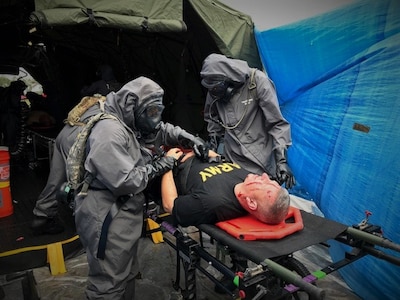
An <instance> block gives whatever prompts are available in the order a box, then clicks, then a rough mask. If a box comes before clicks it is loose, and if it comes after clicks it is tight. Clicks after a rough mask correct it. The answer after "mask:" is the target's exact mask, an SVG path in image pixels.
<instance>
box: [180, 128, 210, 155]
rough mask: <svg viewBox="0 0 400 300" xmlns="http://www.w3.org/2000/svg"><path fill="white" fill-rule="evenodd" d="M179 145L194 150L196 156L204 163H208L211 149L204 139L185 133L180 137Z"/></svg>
mask: <svg viewBox="0 0 400 300" xmlns="http://www.w3.org/2000/svg"><path fill="white" fill-rule="evenodd" d="M179 143H180V144H181V145H182V146H183V147H189V148H192V149H193V151H194V154H196V156H197V157H198V158H200V159H201V160H202V161H204V162H206V161H208V150H209V147H208V145H207V144H206V142H205V141H204V140H203V139H202V138H200V137H198V136H194V135H193V134H190V133H188V132H186V131H185V132H182V133H181V134H180V135H179Z"/></svg>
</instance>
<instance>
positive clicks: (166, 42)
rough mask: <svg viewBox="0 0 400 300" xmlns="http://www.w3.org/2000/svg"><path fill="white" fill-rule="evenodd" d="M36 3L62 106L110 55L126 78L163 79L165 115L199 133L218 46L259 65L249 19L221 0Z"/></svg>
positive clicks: (38, 35) (39, 35) (40, 36)
mask: <svg viewBox="0 0 400 300" xmlns="http://www.w3.org/2000/svg"><path fill="white" fill-rule="evenodd" d="M35 5H36V8H35V11H34V12H33V13H32V15H31V18H30V20H31V24H32V29H33V30H32V31H33V32H34V34H33V35H32V38H33V39H37V40H40V41H42V42H44V43H45V45H47V51H48V55H49V56H51V57H52V60H53V61H54V64H55V65H56V67H57V68H59V70H58V73H59V74H61V75H60V76H61V78H59V79H58V80H57V82H58V85H59V86H60V85H61V88H62V90H63V92H62V95H58V97H60V96H61V97H63V99H60V102H61V103H62V104H63V105H64V106H65V109H64V110H67V109H68V108H70V107H72V105H73V104H75V103H76V101H77V100H78V98H79V96H78V94H77V91H79V88H80V87H81V86H82V84H83V83H84V82H85V80H87V79H86V78H85V76H87V74H88V72H89V70H90V68H91V66H92V65H93V63H94V62H99V61H106V62H107V63H109V64H110V65H112V67H113V68H114V71H115V73H116V76H117V79H118V80H119V81H121V82H127V81H129V80H131V79H134V78H135V77H137V76H140V75H144V76H147V77H149V78H151V79H153V80H155V81H156V82H158V83H159V84H160V85H161V86H162V87H163V88H164V89H165V91H166V96H165V99H164V104H165V105H166V110H165V113H164V119H165V120H166V121H170V122H172V123H174V124H176V125H180V126H182V127H184V128H185V129H187V130H189V131H191V132H193V133H198V134H200V135H201V134H202V133H204V130H205V128H204V122H203V116H202V109H203V103H204V97H205V93H204V90H203V89H202V87H201V85H200V78H199V72H200V69H201V64H202V61H203V59H204V58H205V57H206V56H207V55H208V54H210V53H212V52H218V53H223V54H225V55H228V56H232V57H235V58H241V59H245V60H247V61H248V62H249V64H250V65H252V66H253V67H258V68H261V61H260V58H259V55H258V49H257V45H256V42H255V38H254V32H253V30H254V29H253V27H254V25H253V22H252V20H251V18H250V17H249V16H247V15H245V14H242V13H241V12H239V11H236V10H233V9H231V8H230V7H228V6H226V5H224V4H222V3H220V2H218V1H208V0H195V1H194V0H193V1H190V0H186V1H182V0H169V1H165V0H164V1H159V0H138V1H127V0H118V1H107V0H103V1H97V0H83V1H78V0H52V1H46V0H36V1H35ZM66 82H68V86H67V87H66V86H65V83H66Z"/></svg>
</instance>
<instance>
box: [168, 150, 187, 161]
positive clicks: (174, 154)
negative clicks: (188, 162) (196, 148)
mask: <svg viewBox="0 0 400 300" xmlns="http://www.w3.org/2000/svg"><path fill="white" fill-rule="evenodd" d="M182 155H183V151H182V150H181V149H179V148H171V149H169V150H168V152H167V153H166V154H165V156H169V157H173V158H175V160H179V159H180V158H181V156H182Z"/></svg>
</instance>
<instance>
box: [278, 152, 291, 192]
mask: <svg viewBox="0 0 400 300" xmlns="http://www.w3.org/2000/svg"><path fill="white" fill-rule="evenodd" d="M274 154H275V162H276V179H277V181H278V182H279V184H280V185H282V184H283V183H285V187H286V188H287V189H291V188H292V187H293V186H294V185H295V184H296V180H295V179H294V176H293V173H292V170H291V169H290V167H289V165H288V164H287V159H286V157H287V152H286V149H285V148H277V149H275V150H274Z"/></svg>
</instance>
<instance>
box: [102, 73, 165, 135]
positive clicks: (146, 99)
mask: <svg viewBox="0 0 400 300" xmlns="http://www.w3.org/2000/svg"><path fill="white" fill-rule="evenodd" d="M163 95H164V90H163V89H162V88H161V87H160V86H159V85H158V84H157V83H155V82H154V81H153V80H151V79H149V78H146V77H143V76H141V77H138V78H136V79H134V80H132V81H129V82H128V83H126V84H125V85H124V86H123V87H122V88H121V89H120V90H119V91H118V92H116V93H114V92H111V93H109V94H108V95H107V100H106V102H105V109H106V111H107V112H109V113H112V114H114V115H116V116H117V117H118V118H120V119H121V120H122V121H123V122H124V123H125V124H126V125H128V126H129V127H130V128H132V129H133V130H135V131H136V128H135V111H136V110H138V109H141V107H143V106H144V105H145V104H147V103H150V102H153V101H154V100H155V99H162V97H163Z"/></svg>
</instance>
